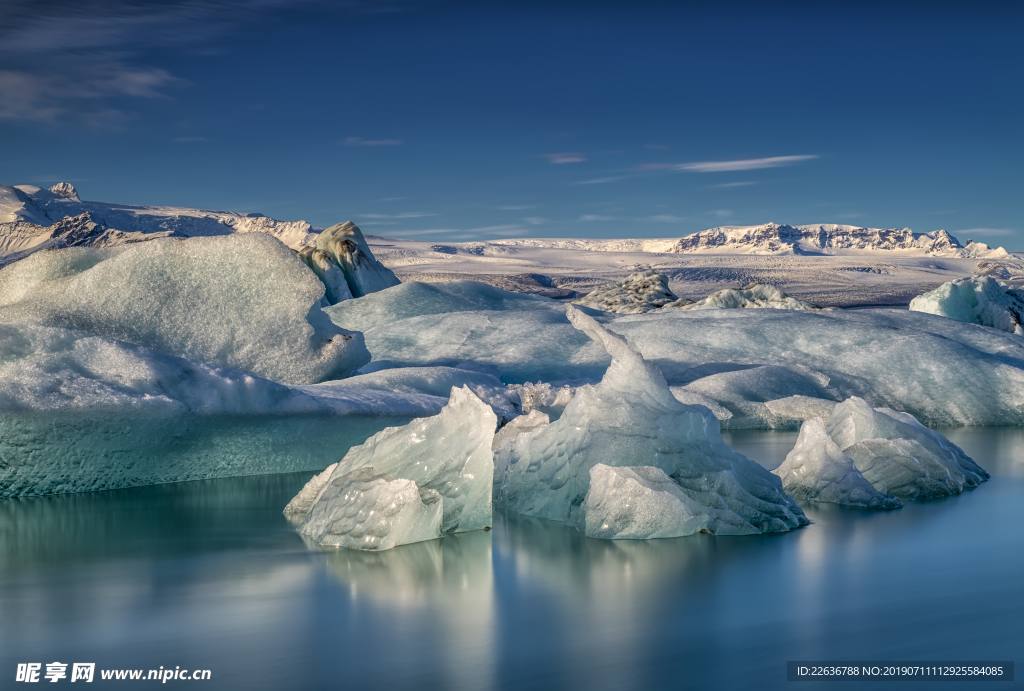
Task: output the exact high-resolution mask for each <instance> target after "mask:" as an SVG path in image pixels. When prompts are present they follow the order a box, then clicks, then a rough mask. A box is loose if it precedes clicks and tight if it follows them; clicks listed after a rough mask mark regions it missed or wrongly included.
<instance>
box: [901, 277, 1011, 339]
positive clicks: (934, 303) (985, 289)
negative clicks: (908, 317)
mask: <svg viewBox="0 0 1024 691" xmlns="http://www.w3.org/2000/svg"><path fill="white" fill-rule="evenodd" d="M910 309H911V311H914V312H926V313H928V314H937V315H939V316H940V317H948V318H949V319H955V320H957V321H960V322H967V323H968V324H981V325H982V326H991V327H993V328H996V329H1001V330H1003V331H1008V332H1010V333H1012V334H1017V335H1018V336H1020V335H1024V328H1022V327H1021V320H1022V315H1024V291H1022V290H1020V289H1017V288H1011V287H1010V286H1008V285H1005V284H1002V283H1000V282H999V281H997V280H995V279H994V278H991V277H989V276H971V277H968V278H958V279H956V280H955V281H950V282H949V283H943V284H942V285H941V286H939V287H938V288H936V289H935V290H932V291H930V292H927V293H925V294H923V295H918V296H917V297H916V298H914V299H913V300H911V301H910Z"/></svg>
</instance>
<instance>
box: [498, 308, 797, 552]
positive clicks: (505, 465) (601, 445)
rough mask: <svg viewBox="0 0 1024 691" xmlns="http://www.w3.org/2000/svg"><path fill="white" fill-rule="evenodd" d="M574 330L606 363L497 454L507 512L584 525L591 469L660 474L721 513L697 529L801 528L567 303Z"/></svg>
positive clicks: (692, 410) (607, 335)
mask: <svg viewBox="0 0 1024 691" xmlns="http://www.w3.org/2000/svg"><path fill="white" fill-rule="evenodd" d="M568 315H569V318H570V319H571V320H572V322H573V324H574V326H575V327H576V328H578V329H580V330H581V331H583V332H585V333H586V334H587V335H588V336H589V337H590V338H592V339H594V340H595V341H596V342H598V343H600V344H601V346H602V348H604V349H605V350H606V351H607V352H608V353H609V354H610V355H611V357H612V364H611V366H610V367H609V368H608V371H607V373H606V374H605V376H604V378H603V379H602V380H601V382H600V383H599V384H597V385H596V386H589V385H588V386H582V387H580V388H579V389H577V391H576V394H575V395H574V396H573V398H572V401H571V402H570V403H569V405H568V406H567V407H566V409H565V411H564V412H563V413H562V416H561V417H560V418H559V419H558V420H556V421H554V422H552V423H551V424H549V425H546V426H542V427H538V428H537V429H535V430H533V431H531V432H528V433H525V434H520V435H518V436H516V437H514V438H513V439H512V440H511V441H510V442H508V443H506V444H502V445H501V446H499V447H498V450H497V451H496V453H495V467H496V468H497V469H498V470H499V472H500V473H501V474H503V475H504V477H501V478H496V480H495V484H496V486H497V492H496V494H497V496H496V500H497V501H500V503H501V504H502V505H504V506H505V507H507V508H508V509H510V510H512V511H516V512H519V513H524V514H527V515H531V516H539V517H542V518H548V519H552V520H559V521H569V522H570V523H571V524H572V525H575V526H576V527H578V528H579V529H580V530H585V529H586V511H585V508H584V499H585V498H586V496H587V491H588V489H589V485H590V469H591V468H592V467H594V466H595V465H597V464H599V463H603V464H605V465H609V466H613V467H619V466H640V465H650V466H655V467H657V468H660V469H661V470H662V471H664V472H665V473H666V474H669V475H671V476H672V479H673V480H674V481H675V482H676V483H677V484H678V485H679V486H680V487H681V488H682V491H683V492H685V493H686V495H687V496H688V497H690V499H691V500H693V501H694V502H696V503H697V504H699V505H701V506H703V507H705V508H706V509H709V510H710V509H715V510H722V511H724V512H725V514H724V515H727V516H729V520H727V521H726V520H724V519H722V518H718V519H716V520H715V521H712V522H710V523H709V524H708V525H706V526H705V529H707V530H709V531H710V532H716V531H717V530H718V529H719V528H721V529H723V530H725V531H726V532H730V533H733V532H735V531H736V530H737V528H736V527H735V526H737V525H744V526H747V527H745V528H744V530H747V531H757V532H774V531H785V530H790V529H792V528H795V527H798V526H800V525H803V524H805V523H806V519H805V518H804V516H803V513H802V512H801V511H800V509H799V507H798V506H797V505H796V504H795V503H794V502H793V501H792V500H791V499H790V498H789V497H787V496H786V495H785V494H783V492H782V489H781V485H782V483H781V482H780V481H779V480H778V478H776V477H775V476H773V475H771V474H770V473H769V472H768V471H766V470H764V469H763V468H761V466H759V465H757V464H756V463H754V462H752V461H750V460H749V459H747V458H745V457H743V456H741V455H739V454H737V453H735V452H734V451H733V450H732V449H731V448H729V446H728V445H726V444H725V443H724V442H723V441H722V438H721V435H720V433H719V428H718V421H717V420H716V419H715V418H714V416H712V415H711V414H710V412H709V411H708V410H707V409H706V408H702V407H697V406H687V405H685V404H683V403H680V402H679V401H678V400H676V398H675V397H673V396H672V393H671V392H670V391H669V388H668V385H667V384H666V383H665V379H664V377H662V375H661V372H660V371H659V370H658V368H657V367H656V366H654V365H652V364H650V363H648V362H646V361H645V360H644V359H643V358H642V357H640V356H639V355H638V354H637V353H636V352H634V351H633V350H632V349H631V348H630V347H629V345H628V344H627V343H626V342H625V340H624V339H623V338H621V337H620V336H617V335H616V334H613V333H611V332H609V331H607V330H606V329H604V328H603V327H601V326H600V324H598V323H597V322H596V321H594V320H593V319H592V318H591V317H589V316H587V315H586V314H584V313H583V312H582V311H580V310H579V309H577V308H575V307H572V306H570V307H569V308H568Z"/></svg>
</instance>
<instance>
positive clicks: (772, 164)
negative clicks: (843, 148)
mask: <svg viewBox="0 0 1024 691" xmlns="http://www.w3.org/2000/svg"><path fill="white" fill-rule="evenodd" d="M815 158H818V157H817V156H773V157H771V158H748V159H744V160H740V161H703V162H700V163H678V164H676V165H674V166H673V169H674V170H685V171H689V172H691V173H728V172H733V171H737V170H762V169H764V168H781V167H782V166H791V165H793V164H795V163H802V162H804V161H811V160H813V159H815Z"/></svg>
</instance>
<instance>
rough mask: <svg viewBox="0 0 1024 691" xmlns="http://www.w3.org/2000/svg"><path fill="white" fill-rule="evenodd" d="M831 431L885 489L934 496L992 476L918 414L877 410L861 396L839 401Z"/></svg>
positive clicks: (870, 479)
mask: <svg viewBox="0 0 1024 691" xmlns="http://www.w3.org/2000/svg"><path fill="white" fill-rule="evenodd" d="M805 424H806V423H805ZM826 430H827V431H828V434H829V436H830V437H831V438H832V440H833V441H835V443H836V444H837V445H838V447H839V448H840V449H842V450H843V453H845V454H846V455H848V456H849V457H850V458H852V459H853V461H854V463H855V464H856V465H857V469H858V470H859V471H860V472H861V473H862V474H863V475H864V477H865V478H866V479H867V480H868V482H870V483H871V484H872V485H873V486H874V487H875V488H876V489H878V490H879V491H880V492H882V493H884V494H892V495H894V496H897V497H901V498H905V499H933V498H937V497H945V496H949V495H951V494H958V493H959V492H961V491H962V490H963V488H964V487H977V486H978V485H979V484H981V483H982V482H984V481H985V480H987V479H988V478H989V474H988V473H987V472H985V470H983V469H982V468H981V467H980V466H978V464H976V463H975V462H974V461H973V460H972V459H971V458H970V457H968V456H967V454H965V453H964V452H963V450H962V449H960V447H958V446H956V445H955V444H953V443H952V442H950V441H949V440H948V439H946V438H945V437H943V436H942V435H941V434H939V433H938V432H936V431H934V430H931V429H928V428H927V427H925V426H924V425H922V424H921V423H920V422H918V421H917V419H916V418H915V417H914V416H913V415H909V414H907V413H900V412H897V411H894V410H891V409H888V408H879V409H875V408H872V407H871V406H870V405H868V404H867V402H865V401H864V400H863V399H861V398H857V397H852V398H850V399H849V400H846V401H843V402H842V403H840V404H839V405H837V406H836V407H835V409H834V410H833V411H832V415H831V416H830V417H829V421H828V425H827V426H826Z"/></svg>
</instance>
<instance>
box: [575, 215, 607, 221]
mask: <svg viewBox="0 0 1024 691" xmlns="http://www.w3.org/2000/svg"><path fill="white" fill-rule="evenodd" d="M576 220H577V221H614V220H615V217H614V216H599V215H597V214H584V215H582V216H580V217H579V218H577V219H576Z"/></svg>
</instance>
